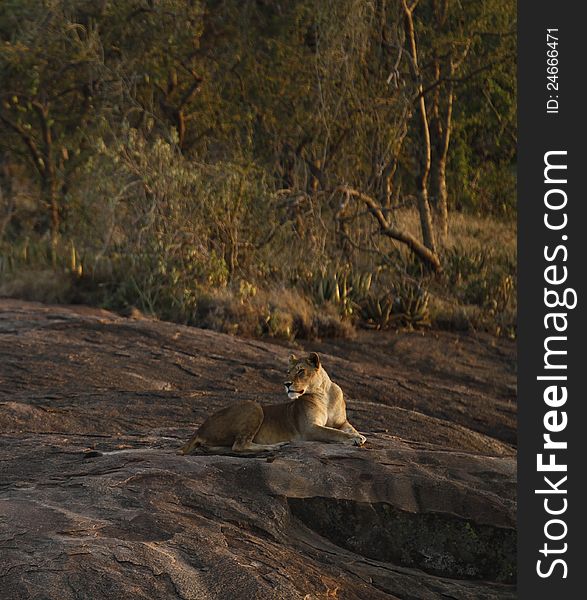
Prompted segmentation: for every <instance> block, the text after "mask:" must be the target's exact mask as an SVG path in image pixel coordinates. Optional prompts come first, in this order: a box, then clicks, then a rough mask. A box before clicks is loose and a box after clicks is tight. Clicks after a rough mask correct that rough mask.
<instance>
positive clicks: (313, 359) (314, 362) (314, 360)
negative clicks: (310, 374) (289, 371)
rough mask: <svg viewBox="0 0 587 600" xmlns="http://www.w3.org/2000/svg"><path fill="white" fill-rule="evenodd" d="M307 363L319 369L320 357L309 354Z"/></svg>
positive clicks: (313, 353) (312, 353)
mask: <svg viewBox="0 0 587 600" xmlns="http://www.w3.org/2000/svg"><path fill="white" fill-rule="evenodd" d="M308 362H309V363H310V364H311V365H312V366H314V367H316V368H317V369H319V368H320V357H319V356H318V355H317V354H316V353H315V352H310V355H309V356H308Z"/></svg>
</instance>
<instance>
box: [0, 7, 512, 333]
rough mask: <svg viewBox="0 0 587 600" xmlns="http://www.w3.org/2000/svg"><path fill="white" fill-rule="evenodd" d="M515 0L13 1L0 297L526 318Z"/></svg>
mask: <svg viewBox="0 0 587 600" xmlns="http://www.w3.org/2000/svg"><path fill="white" fill-rule="evenodd" d="M515 32H516V5H515V2H513V1H512V0H481V1H473V0H469V1H466V0H461V1H460V2H459V1H457V0H420V1H414V0H410V1H408V0H321V1H320V2H311V1H310V0H281V1H280V0H276V1H272V0H198V1H196V0H119V1H117V2H114V1H109V0H42V1H41V0H3V2H2V3H1V4H0V295H4V296H13V297H20V298H25V299H33V300H40V301H46V302H81V303H87V304H93V305H99V306H104V307H106V308H109V309H113V310H118V311H130V310H133V308H137V309H139V310H141V311H142V312H144V313H147V314H151V315H153V316H156V317H158V318H161V319H166V320H172V321H177V322H181V323H187V324H191V325H197V326H201V327H207V328H213V329H216V330H220V331H224V332H228V333H235V334H241V335H253V336H270V337H274V338H281V339H287V340H292V339H294V338H296V337H297V338H315V337H329V336H352V335H353V332H354V331H355V330H356V329H357V328H359V327H367V328H372V329H387V328H392V327H402V328H422V327H435V328H444V329H456V330H471V329H474V330H484V331H489V332H491V333H493V334H495V335H505V336H508V337H515V334H516V326H515V319H516V229H515V228H516V33H515Z"/></svg>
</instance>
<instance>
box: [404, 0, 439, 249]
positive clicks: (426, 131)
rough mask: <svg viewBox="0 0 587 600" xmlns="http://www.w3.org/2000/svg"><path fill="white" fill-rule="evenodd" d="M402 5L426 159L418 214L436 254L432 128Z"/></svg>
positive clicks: (424, 235)
mask: <svg viewBox="0 0 587 600" xmlns="http://www.w3.org/2000/svg"><path fill="white" fill-rule="evenodd" d="M402 4H403V8H404V17H405V30H406V38H407V40H408V42H409V47H410V56H411V70H412V77H413V78H414V81H417V82H418V84H417V86H416V89H417V92H418V113H419V115H420V124H421V127H422V135H423V138H424V157H423V159H422V164H421V171H420V176H419V178H418V212H419V213H420V226H421V228H422V239H423V241H424V245H425V246H426V247H427V248H428V249H429V250H430V251H431V252H432V253H433V254H436V242H435V240H434V229H433V227H432V213H431V211H430V202H429V199H428V177H429V175H430V163H431V159H430V156H431V142H430V126H429V124H428V116H427V114H426V100H425V98H424V94H423V93H422V92H423V91H424V90H423V87H422V83H421V77H420V70H419V67H418V51H417V48H416V33H415V31H414V19H413V15H412V11H413V8H410V7H409V6H408V4H407V1H406V0H402Z"/></svg>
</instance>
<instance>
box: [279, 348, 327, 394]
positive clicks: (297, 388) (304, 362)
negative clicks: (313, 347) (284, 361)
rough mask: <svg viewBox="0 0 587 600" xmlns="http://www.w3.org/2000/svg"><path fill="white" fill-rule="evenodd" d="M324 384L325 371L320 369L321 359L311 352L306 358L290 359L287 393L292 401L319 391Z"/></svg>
mask: <svg viewBox="0 0 587 600" xmlns="http://www.w3.org/2000/svg"><path fill="white" fill-rule="evenodd" d="M323 382H324V370H323V369H322V368H321V367H320V357H319V356H318V355H317V354H316V353H315V352H311V353H310V354H309V355H308V356H306V357H305V358H297V357H296V356H295V355H294V354H291V355H290V357H289V368H288V370H287V381H284V382H283V384H284V385H285V391H286V393H287V395H288V397H289V398H290V399H291V400H295V399H296V398H299V397H300V396H301V395H302V394H305V393H306V392H314V391H317V390H318V388H320V387H321V386H322V384H323Z"/></svg>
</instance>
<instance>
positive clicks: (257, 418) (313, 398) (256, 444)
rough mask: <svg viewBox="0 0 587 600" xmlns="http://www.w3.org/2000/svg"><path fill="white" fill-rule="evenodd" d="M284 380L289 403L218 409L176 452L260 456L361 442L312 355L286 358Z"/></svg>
mask: <svg viewBox="0 0 587 600" xmlns="http://www.w3.org/2000/svg"><path fill="white" fill-rule="evenodd" d="M287 375H288V381H286V382H284V383H285V391H286V392H287V395H288V397H289V398H290V400H291V402H287V403H285V404H273V405H270V406H261V405H260V404H259V403H257V402H254V401H252V400H250V401H249V400H248V401H244V402H239V403H237V404H233V405H231V406H229V407H227V408H223V409H222V410H219V411H218V412H216V413H214V414H213V415H211V416H210V417H208V419H206V421H204V423H203V424H202V426H201V427H200V428H199V429H198V431H197V432H196V433H195V435H194V436H193V437H192V438H191V439H190V441H189V442H188V443H187V444H186V445H185V446H184V447H183V448H182V449H181V450H180V452H181V453H182V454H191V453H192V452H193V451H194V450H195V449H196V448H198V447H199V446H202V447H203V448H205V449H207V450H211V451H213V452H222V451H226V450H227V449H228V448H230V449H231V450H232V451H233V452H260V451H264V450H274V449H276V448H279V447H281V446H283V445H285V444H287V443H288V442H293V441H296V440H312V441H317V442H341V443H346V444H354V445H356V446H361V445H362V444H364V443H365V440H366V438H365V437H364V436H362V435H361V434H360V433H359V432H358V431H357V430H356V429H355V428H354V427H353V426H352V425H351V424H350V423H349V422H348V420H347V417H346V405H345V402H344V398H343V396H342V390H341V389H340V387H339V386H338V385H336V383H333V382H332V381H331V380H330V377H328V374H327V373H326V371H325V370H324V369H323V367H322V365H321V364H320V358H319V357H318V355H317V354H316V353H315V352H312V353H311V354H310V355H309V356H307V357H306V358H300V359H298V358H296V357H295V356H294V355H293V354H292V355H291V356H290V357H289V369H288V372H287Z"/></svg>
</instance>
